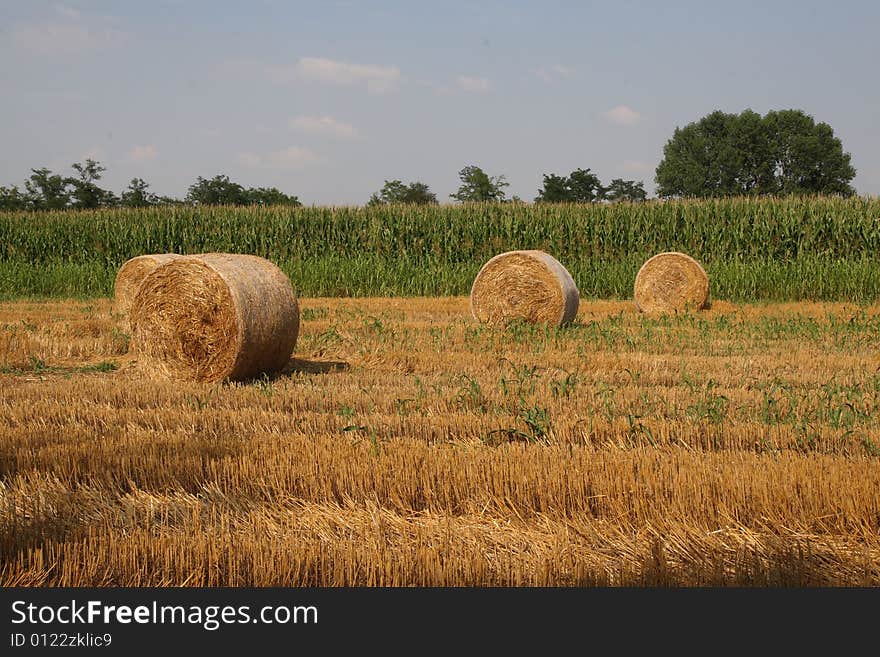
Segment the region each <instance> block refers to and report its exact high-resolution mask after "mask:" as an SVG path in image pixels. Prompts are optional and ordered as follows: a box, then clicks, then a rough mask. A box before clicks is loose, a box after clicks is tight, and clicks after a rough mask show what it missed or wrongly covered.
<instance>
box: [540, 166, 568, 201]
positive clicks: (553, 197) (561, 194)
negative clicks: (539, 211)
mask: <svg viewBox="0 0 880 657" xmlns="http://www.w3.org/2000/svg"><path fill="white" fill-rule="evenodd" d="M535 201H536V202H538V203H571V189H569V186H568V178H567V177H566V176H557V175H556V174H555V173H545V174H544V188H543V189H540V190H538V195H537V196H536V197H535Z"/></svg>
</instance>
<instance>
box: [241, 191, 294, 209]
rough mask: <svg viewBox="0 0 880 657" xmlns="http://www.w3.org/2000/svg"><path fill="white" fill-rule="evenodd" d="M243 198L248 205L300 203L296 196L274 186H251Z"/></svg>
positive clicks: (292, 204) (291, 204)
mask: <svg viewBox="0 0 880 657" xmlns="http://www.w3.org/2000/svg"><path fill="white" fill-rule="evenodd" d="M245 199H246V201H247V204H248V205H290V206H300V205H302V203H300V200H299V199H298V198H297V197H296V196H288V195H287V194H285V193H284V192H282V191H281V190H279V189H277V188H275V187H252V188H250V189H248V190H247V191H246V192H245Z"/></svg>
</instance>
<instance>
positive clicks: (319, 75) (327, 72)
mask: <svg viewBox="0 0 880 657" xmlns="http://www.w3.org/2000/svg"><path fill="white" fill-rule="evenodd" d="M295 71H296V73H297V75H299V77H301V78H303V79H306V80H316V81H318V82H327V83H330V84H339V85H355V86H356V85H366V87H367V91H369V92H370V93H375V94H381V93H385V92H387V91H390V90H391V89H393V88H394V86H395V85H396V84H397V82H398V81H399V80H400V69H399V68H397V67H396V66H374V65H372V64H352V63H349V62H340V61H336V60H333V59H326V58H323V57H301V58H300V59H299V61H297V63H296V68H295ZM281 73H282V75H283V70H282V71H281ZM277 74H278V72H276V75H277Z"/></svg>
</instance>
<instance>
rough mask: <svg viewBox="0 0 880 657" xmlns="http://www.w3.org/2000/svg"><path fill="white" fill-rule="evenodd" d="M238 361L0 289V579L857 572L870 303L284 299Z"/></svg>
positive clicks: (871, 534)
mask: <svg viewBox="0 0 880 657" xmlns="http://www.w3.org/2000/svg"><path fill="white" fill-rule="evenodd" d="M300 309H301V324H300V333H299V339H298V342H297V346H296V351H295V353H294V358H293V359H292V360H291V362H290V363H289V364H288V366H287V367H286V368H285V369H284V371H283V372H282V373H280V374H278V375H275V376H273V377H265V378H262V379H260V380H257V381H253V382H250V383H234V384H198V383H189V382H183V383H181V382H174V381H168V380H166V379H158V378H157V379H155V380H151V379H149V378H147V377H145V376H144V374H143V372H142V371H141V370H139V369H138V368H137V367H136V366H135V363H134V362H133V357H132V356H130V355H128V354H127V347H128V335H127V334H126V332H125V331H124V329H123V328H122V324H121V322H120V318H119V317H118V316H116V315H113V314H112V312H111V307H110V302H109V301H108V300H95V301H59V302H10V303H3V304H0V584H2V585H5V586H10V585H24V586H55V585H65V586H109V585H113V586H117V585H118V586H144V585H187V586H197V585H208V586H216V585H225V586H248V585H253V586H269V585H272V586H315V585H320V586H324V585H327V586H337V585H391V586H397V585H416V586H434V585H501V586H519V585H539V586H557V585H591V584H612V585H646V584H647V585H654V584H672V585H684V586H691V585H749V586H751V585H807V586H812V585H847V586H849V585H873V586H876V585H880V414H878V406H880V357H878V354H880V306H867V305H856V304H840V303H790V304H752V305H749V304H744V305H733V304H731V303H728V302H725V301H718V300H714V301H713V304H712V307H711V308H710V309H708V310H706V311H704V312H701V313H699V314H698V315H684V316H681V317H669V316H661V317H648V316H645V315H642V314H640V313H638V311H637V310H636V309H635V308H634V307H633V303H632V302H631V301H630V300H624V301H620V302H591V301H584V300H582V301H581V304H580V309H579V312H578V315H577V318H576V320H575V321H574V323H572V324H571V325H568V326H565V327H562V328H552V327H547V326H542V325H537V326H536V325H531V324H526V323H515V324H512V325H510V326H508V327H507V328H500V327H489V326H484V325H480V324H478V323H477V322H476V321H475V320H474V319H473V318H472V317H471V315H470V309H469V300H468V299H467V298H465V297H455V298H414V299H378V298H377V299H371V298H364V299H330V298H302V299H300Z"/></svg>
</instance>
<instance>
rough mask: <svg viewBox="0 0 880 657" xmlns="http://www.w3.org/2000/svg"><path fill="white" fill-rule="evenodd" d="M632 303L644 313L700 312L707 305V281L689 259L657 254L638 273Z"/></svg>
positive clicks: (688, 257) (695, 263)
mask: <svg viewBox="0 0 880 657" xmlns="http://www.w3.org/2000/svg"><path fill="white" fill-rule="evenodd" d="M633 299H634V301H635V304H636V308H638V309H639V310H640V311H641V312H643V313H652V314H653V313H664V312H665V313H677V312H684V311H686V310H700V309H702V308H705V307H706V306H707V305H708V303H709V277H708V276H706V272H705V270H704V269H703V267H702V266H701V265H700V263H699V262H697V261H696V260H694V259H693V258H691V257H690V256H689V255H686V254H684V253H679V252H677V251H668V252H666V253H658V254H657V255H655V256H652V257H651V258H648V260H646V261H645V264H643V265H642V267H641V269H639V273H638V274H637V275H636V282H635V287H634V290H633Z"/></svg>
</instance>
